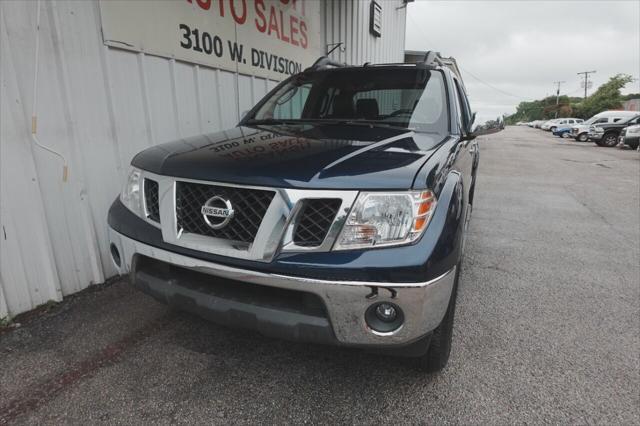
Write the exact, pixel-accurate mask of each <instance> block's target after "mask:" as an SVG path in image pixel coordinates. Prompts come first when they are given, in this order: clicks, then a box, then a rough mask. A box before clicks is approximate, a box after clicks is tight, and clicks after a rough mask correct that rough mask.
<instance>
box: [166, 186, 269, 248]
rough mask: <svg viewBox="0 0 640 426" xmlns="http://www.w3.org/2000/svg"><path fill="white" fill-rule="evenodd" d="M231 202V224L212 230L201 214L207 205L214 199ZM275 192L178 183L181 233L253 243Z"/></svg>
mask: <svg viewBox="0 0 640 426" xmlns="http://www.w3.org/2000/svg"><path fill="white" fill-rule="evenodd" d="M216 195H217V196H219V197H222V198H224V199H225V200H229V202H230V203H231V205H232V208H233V210H234V215H233V218H232V219H231V221H230V222H229V223H228V224H227V225H226V226H224V227H223V228H221V229H213V228H210V227H209V226H208V225H207V223H206V222H205V221H204V218H203V216H202V213H201V209H202V206H204V205H205V202H206V201H207V200H208V199H209V198H211V197H214V196H216ZM273 196H274V192H273V191H264V190H260V189H249V188H236V187H229V186H216V185H206V184H201V183H192V182H180V181H177V182H176V219H177V224H178V230H180V229H182V231H183V232H189V233H192V234H200V235H206V236H209V237H214V238H223V239H226V240H230V241H238V242H243V243H252V242H253V240H254V239H255V237H256V234H257V233H258V228H260V224H261V223H262V218H263V217H264V215H265V213H266V212H267V208H268V207H269V204H270V203H271V200H272V199H273Z"/></svg>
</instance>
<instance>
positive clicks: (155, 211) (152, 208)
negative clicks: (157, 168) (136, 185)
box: [144, 178, 160, 223]
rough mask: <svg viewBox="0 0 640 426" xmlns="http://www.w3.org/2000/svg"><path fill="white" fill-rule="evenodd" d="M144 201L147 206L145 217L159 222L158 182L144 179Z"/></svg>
mask: <svg viewBox="0 0 640 426" xmlns="http://www.w3.org/2000/svg"><path fill="white" fill-rule="evenodd" d="M144 203H145V205H146V207H147V212H146V213H147V217H148V218H149V219H151V220H153V221H155V222H158V223H160V198H159V196H158V182H156V181H155V180H153V179H147V178H145V179H144Z"/></svg>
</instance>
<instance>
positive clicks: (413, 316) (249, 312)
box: [108, 52, 503, 372]
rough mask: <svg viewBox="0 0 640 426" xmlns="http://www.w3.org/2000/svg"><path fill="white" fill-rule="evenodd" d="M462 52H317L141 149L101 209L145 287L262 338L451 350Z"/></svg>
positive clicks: (461, 183)
mask: <svg viewBox="0 0 640 426" xmlns="http://www.w3.org/2000/svg"><path fill="white" fill-rule="evenodd" d="M474 121H475V114H473V113H472V112H471V109H470V106H469V102H468V99H467V95H466V91H465V87H464V84H463V82H462V79H461V77H460V73H459V70H458V67H457V65H456V62H455V60H454V59H453V58H443V57H442V56H440V55H439V54H438V53H435V52H429V53H427V54H426V56H425V58H424V61H422V62H420V63H413V64H381V65H372V64H365V65H362V66H346V65H344V64H339V63H336V62H333V61H331V60H329V59H327V58H326V57H325V58H321V59H319V60H318V61H317V62H316V63H315V64H314V65H313V66H312V67H310V68H308V69H306V70H305V71H304V72H302V73H299V74H297V75H294V76H292V77H290V78H289V79H287V80H285V81H284V82H282V83H281V84H279V85H278V86H277V87H275V88H274V89H273V90H272V91H271V92H270V93H269V94H267V95H266V96H265V97H264V99H262V100H261V101H260V102H259V103H258V104H257V105H255V107H254V108H253V109H251V110H250V111H249V112H248V113H247V114H246V115H245V116H244V118H243V119H242V120H241V122H240V123H239V124H238V126H237V127H235V128H233V129H230V130H226V131H223V132H220V133H214V134H204V135H199V136H194V137H190V138H185V139H182V140H178V141H175V142H170V143H166V144H163V145H158V146H154V147H152V148H149V149H146V150H145V151H142V152H140V153H139V154H137V155H136V156H135V157H134V158H133V160H132V162H131V170H130V172H129V173H128V177H127V179H126V183H125V185H124V188H123V190H122V193H121V194H120V196H119V197H118V198H117V199H116V200H115V201H114V203H113V205H112V206H111V208H110V211H109V216H108V222H109V238H110V248H111V255H112V259H113V262H114V264H115V266H116V268H117V269H118V271H119V272H120V273H121V274H127V273H128V274H129V276H130V280H131V282H132V284H133V285H134V286H135V287H136V288H138V289H140V290H141V291H143V292H145V293H147V294H149V295H151V296H153V297H155V298H156V299H158V300H160V301H162V302H164V303H167V304H169V305H171V306H174V307H177V308H178V309H183V310H186V311H190V312H193V313H195V314H198V315H200V316H202V317H204V318H206V319H209V320H211V321H213V322H216V323H219V324H223V325H228V326H233V327H245V328H250V329H254V330H257V331H258V332H260V333H263V334H265V335H267V336H273V337H276V338H282V339H290V340H296V341H307V342H316V343H324V344H333V345H340V346H350V347H356V348H362V349H365V350H372V351H376V352H381V353H385V354H393V355H399V356H410V357H413V358H414V359H415V362H417V364H418V366H419V367H421V368H422V369H424V370H425V371H428V372H432V371H437V370H440V369H441V368H443V367H444V366H445V365H446V363H447V360H448V358H449V353H450V348H451V336H452V329H453V318H454V310H455V302H456V294H457V287H458V277H459V275H460V265H461V259H462V254H463V249H464V236H465V230H466V229H467V224H468V222H469V219H470V216H471V206H472V203H473V198H474V190H475V183H476V170H477V168H478V161H479V154H478V145H477V141H476V140H475V138H476V137H477V136H478V135H481V134H487V133H493V132H495V131H498V130H499V129H500V128H502V126H503V124H502V122H501V120H499V119H497V120H490V121H488V122H486V123H483V124H474Z"/></svg>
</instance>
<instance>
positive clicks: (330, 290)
mask: <svg viewBox="0 0 640 426" xmlns="http://www.w3.org/2000/svg"><path fill="white" fill-rule="evenodd" d="M109 241H110V243H113V244H115V245H116V247H118V249H119V250H120V255H121V259H122V266H121V267H120V268H117V269H118V272H119V273H120V274H125V273H128V272H129V271H130V270H131V262H132V259H133V256H134V255H135V254H141V255H144V256H148V257H151V258H154V259H157V260H159V261H162V262H166V263H170V264H173V265H177V266H181V267H184V268H188V269H191V270H195V271H199V272H202V273H206V274H209V275H212V276H217V277H224V278H228V279H232V280H235V281H238V285H242V283H250V284H257V285H264V286H268V287H277V288H285V289H290V290H298V291H305V292H310V293H314V294H316V295H317V296H319V297H320V298H321V299H322V301H323V303H324V305H325V307H326V309H327V315H328V317H329V321H330V323H331V325H332V328H333V331H334V333H335V335H336V338H337V339H338V341H339V342H341V343H343V344H349V345H394V344H406V343H410V342H412V341H414V340H416V339H418V338H420V337H422V336H424V335H425V334H427V333H428V332H430V331H432V330H434V329H435V328H436V327H437V326H438V325H439V324H440V322H441V321H442V319H443V318H444V314H445V312H446V310H447V307H448V305H449V299H450V297H451V292H452V290H453V285H454V282H455V276H456V268H455V267H454V268H452V269H451V270H449V271H448V272H446V273H444V274H442V275H440V276H439V277H437V278H434V279H432V280H429V281H426V282H403V283H389V282H372V281H328V280H321V279H316V278H305V277H296V276H287V275H280V274H272V273H267V272H259V271H253V270H248V269H239V268H234V267H231V266H226V265H222V264H219V263H214V262H208V261H204V260H200V259H196V258H192V257H188V256H184V255H181V254H178V253H173V252H170V251H167V250H163V249H160V248H157V247H153V246H150V245H147V244H144V243H141V242H139V241H135V240H133V239H131V238H128V237H126V236H124V235H122V234H120V233H118V232H116V231H114V230H113V229H111V228H109ZM374 289H375V290H376V294H375V296H374V297H371V296H372V294H373V290H374ZM381 301H389V302H392V303H394V304H396V305H398V306H400V307H401V308H402V310H403V312H404V315H405V322H404V323H403V325H402V327H400V328H398V329H397V330H394V331H393V332H390V333H375V332H373V330H371V329H370V328H369V327H368V326H367V324H366V322H365V319H364V315H365V311H366V310H367V308H368V307H369V306H370V305H371V304H372V303H378V302H381ZM194 302H195V303H198V300H197V299H195V300H194Z"/></svg>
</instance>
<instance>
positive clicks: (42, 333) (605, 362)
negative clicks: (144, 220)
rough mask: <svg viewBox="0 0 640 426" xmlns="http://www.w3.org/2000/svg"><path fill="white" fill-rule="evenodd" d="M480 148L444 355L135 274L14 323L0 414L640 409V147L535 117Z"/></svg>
mask: <svg viewBox="0 0 640 426" xmlns="http://www.w3.org/2000/svg"><path fill="white" fill-rule="evenodd" d="M480 149H481V164H480V171H479V177H478V183H477V186H476V198H475V199H476V205H475V206H474V214H473V219H472V221H471V225H470V228H469V236H468V240H467V248H466V250H467V252H466V258H465V261H464V265H463V275H462V282H461V288H460V294H459V299H458V306H457V312H456V323H455V332H454V342H453V352H452V356H451V360H450V363H449V366H448V367H447V368H446V369H445V370H444V371H443V372H442V373H440V374H437V375H433V376H425V375H423V374H421V373H419V372H416V371H415V370H413V369H412V368H410V367H409V366H408V365H407V364H408V362H407V361H406V360H405V359H401V358H398V359H394V358H384V357H380V356H376V355H371V354H366V353H362V352H359V351H355V350H347V349H339V348H332V347H323V346H317V345H307V344H298V343H290V342H283V341H278V340H273V339H268V338H265V337H262V336H260V335H259V334H256V333H254V332H250V331H245V330H232V329H228V328H224V327H219V326H216V325H213V324H210V323H207V322H206V321H203V320H200V319H198V318H196V317H194V316H191V315H188V314H183V313H178V312H173V311H171V310H169V309H168V308H166V307H165V306H163V305H161V304H158V303H156V302H155V301H153V300H152V299H151V298H149V297H147V296H145V295H142V294H140V293H138V292H136V291H134V290H132V289H131V288H130V287H129V286H128V285H127V284H126V283H125V282H123V281H118V282H115V283H113V284H111V285H106V286H101V287H94V288H91V289H89V290H88V291H85V292H83V293H82V294H80V295H77V296H74V297H71V298H68V299H67V300H65V302H63V303H61V304H59V305H57V306H55V307H53V308H51V309H49V310H48V311H47V312H45V313H43V314H41V315H38V316H35V317H34V318H31V319H28V320H26V321H25V322H24V323H23V324H22V325H21V326H20V327H17V328H15V329H13V330H12V331H9V332H7V333H4V334H0V390H1V392H0V424H3V423H20V424H58V423H76V424H79V423H82V424H86V423H92V424H94V423H97V424H106V423H126V424H133V423H159V424H168V423H208V424H210V423H217V424H223V423H295V424H298V423H359V424H371V423H374V422H375V423H387V422H389V423H391V422H393V423H418V422H419V423H460V424H487V423H491V424H496V423H498V424H513V423H529V424H530V423H617V424H638V423H640V408H639V407H640V392H638V389H640V364H639V356H640V336H639V333H640V293H639V289H640V263H639V260H640V156H639V154H638V153H637V152H631V151H621V150H618V149H608V148H599V147H596V146H595V145H593V144H592V143H577V142H567V140H566V139H559V138H554V137H553V136H551V135H550V134H549V133H547V132H543V131H539V130H534V129H530V128H526V127H524V128H523V127H509V128H507V129H506V130H505V131H504V132H502V133H499V134H497V135H493V136H492V137H490V138H487V139H484V140H481V141H480ZM598 164H606V165H607V166H609V167H610V168H605V167H601V166H599V165H598Z"/></svg>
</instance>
